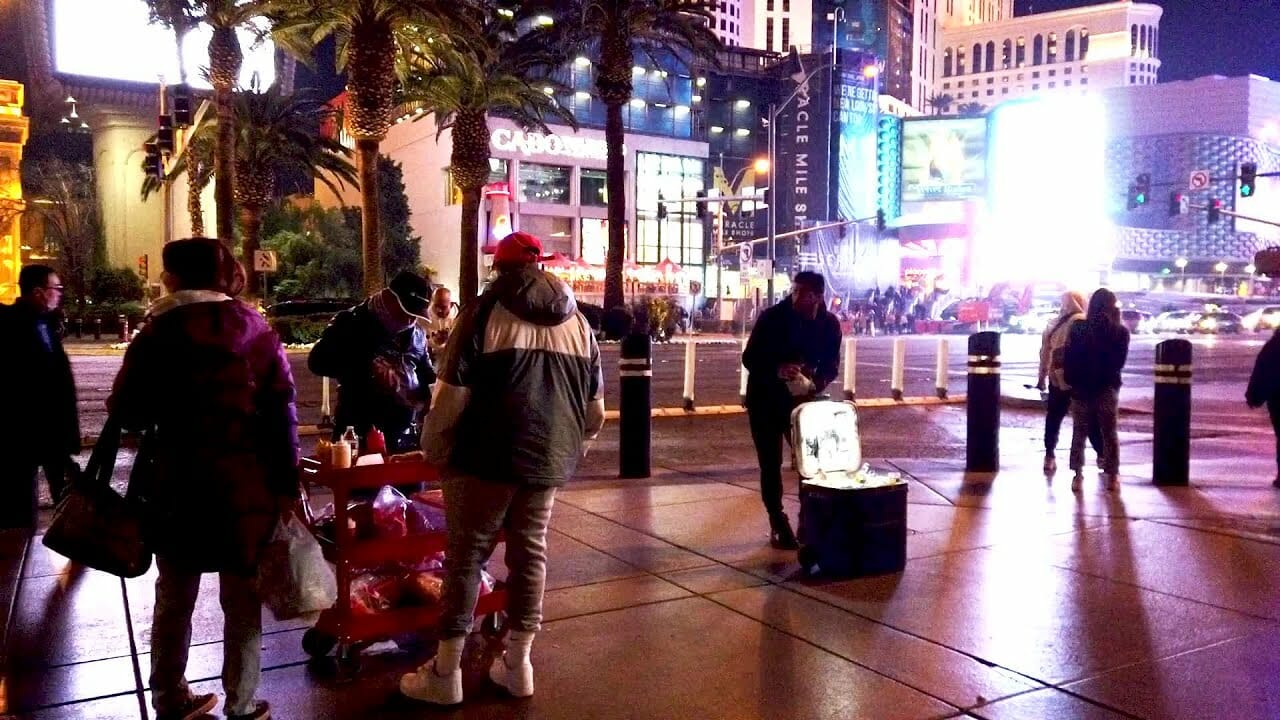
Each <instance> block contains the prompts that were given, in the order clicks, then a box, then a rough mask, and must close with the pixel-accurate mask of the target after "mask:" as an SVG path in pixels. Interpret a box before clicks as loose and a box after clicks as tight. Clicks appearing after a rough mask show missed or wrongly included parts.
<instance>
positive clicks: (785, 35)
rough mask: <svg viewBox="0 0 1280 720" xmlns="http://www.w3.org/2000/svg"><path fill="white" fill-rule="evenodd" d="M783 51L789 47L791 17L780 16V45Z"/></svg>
mask: <svg viewBox="0 0 1280 720" xmlns="http://www.w3.org/2000/svg"><path fill="white" fill-rule="evenodd" d="M781 48H782V50H783V52H787V51H789V50H790V49H791V19H790V18H782V45H781Z"/></svg>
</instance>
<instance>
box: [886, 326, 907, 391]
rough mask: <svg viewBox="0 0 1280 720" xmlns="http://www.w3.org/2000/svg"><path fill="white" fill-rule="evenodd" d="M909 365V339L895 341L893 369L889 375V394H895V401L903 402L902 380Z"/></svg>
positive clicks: (896, 339)
mask: <svg viewBox="0 0 1280 720" xmlns="http://www.w3.org/2000/svg"><path fill="white" fill-rule="evenodd" d="M906 364H907V339H906V338H901V337H900V338H894V339H893V367H892V368H891V369H890V374H889V392H891V393H893V399H894V400H898V401H901V400H902V385H903V383H902V378H903V374H904V372H905V371H906Z"/></svg>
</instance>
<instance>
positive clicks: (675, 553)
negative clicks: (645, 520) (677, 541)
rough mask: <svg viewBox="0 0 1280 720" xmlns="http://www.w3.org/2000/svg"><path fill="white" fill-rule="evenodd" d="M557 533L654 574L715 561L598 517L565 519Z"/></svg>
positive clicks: (571, 517) (556, 525) (588, 516)
mask: <svg viewBox="0 0 1280 720" xmlns="http://www.w3.org/2000/svg"><path fill="white" fill-rule="evenodd" d="M554 527H555V529H556V530H557V531H559V532H561V533H563V534H565V535H568V536H569V537H571V538H574V539H575V540H578V541H580V542H583V543H586V544H587V545H590V546H591V547H593V548H595V549H597V550H601V551H603V552H605V553H608V554H609V555H612V556H614V557H616V558H618V559H619V560H622V561H623V562H626V563H628V564H630V565H634V566H636V567H638V568H640V569H641V570H645V571H648V572H651V573H663V572H670V571H672V570H683V569H686V568H694V567H701V566H704V565H710V564H711V563H712V562H714V561H713V560H710V559H708V558H705V557H703V556H701V555H697V554H695V553H691V552H689V551H688V550H684V549H682V548H678V547H676V546H674V545H672V544H670V543H667V542H664V541H662V540H659V539H657V538H655V537H652V536H649V535H645V534H644V533H641V532H638V531H636V530H633V529H631V528H629V527H626V526H623V525H619V524H618V523H616V522H613V521H611V520H606V519H605V518H602V517H598V516H595V515H588V514H582V515H574V516H569V517H562V518H560V520H559V521H557V522H555V523H554Z"/></svg>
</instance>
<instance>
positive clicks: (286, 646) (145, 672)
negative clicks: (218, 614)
mask: <svg viewBox="0 0 1280 720" xmlns="http://www.w3.org/2000/svg"><path fill="white" fill-rule="evenodd" d="M303 632H305V631H304V630H286V631H284V632H274V633H267V634H264V635H263V636H262V669H263V670H270V669H272V668H278V667H285V666H288V665H294V664H297V663H305V662H307V660H308V659H309V656H308V655H307V653H306V652H305V651H304V650H303V649H302V633H303ZM222 649H223V644H222V642H221V640H219V641H218V642H209V643H202V644H200V645H192V646H191V651H190V653H189V655H188V656H187V679H188V680H190V681H191V682H199V681H202V680H212V679H217V678H220V677H222V652H223V650H222ZM138 666H139V667H140V668H142V685H143V689H144V690H150V689H151V684H150V679H149V678H150V675H151V653H150V652H139V653H138Z"/></svg>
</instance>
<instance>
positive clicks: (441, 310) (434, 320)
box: [418, 285, 458, 362]
mask: <svg viewBox="0 0 1280 720" xmlns="http://www.w3.org/2000/svg"><path fill="white" fill-rule="evenodd" d="M457 323H458V303H456V302H454V301H453V294H452V293H451V292H449V288H447V287H444V286H443V285H441V286H440V287H438V288H436V291H435V292H434V293H432V294H431V308H430V309H429V310H427V316H426V317H425V318H423V319H421V320H419V321H418V324H419V325H421V326H422V329H423V330H424V331H425V332H426V333H427V349H428V350H429V351H430V353H431V360H432V361H433V362H438V361H439V360H440V353H442V352H444V346H445V343H447V342H449V334H450V333H452V332H453V326H454V325H456V324H457Z"/></svg>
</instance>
